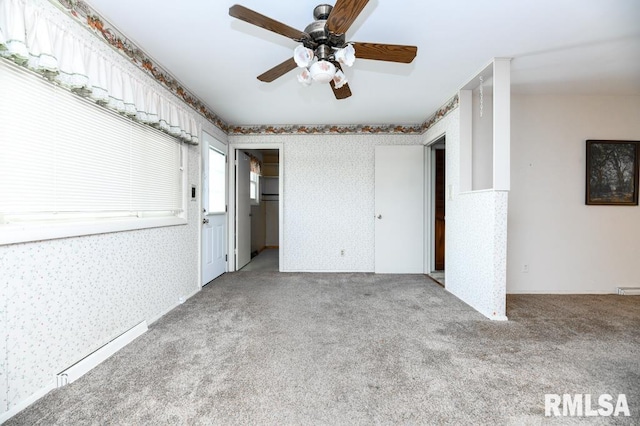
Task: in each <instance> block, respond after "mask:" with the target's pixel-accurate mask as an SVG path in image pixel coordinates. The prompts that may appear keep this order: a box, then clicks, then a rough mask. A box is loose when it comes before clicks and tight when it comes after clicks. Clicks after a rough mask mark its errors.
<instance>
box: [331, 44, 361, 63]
mask: <svg viewBox="0 0 640 426" xmlns="http://www.w3.org/2000/svg"><path fill="white" fill-rule="evenodd" d="M335 57H336V61H338V62H340V63H341V64H342V65H346V66H348V67H350V66H351V65H353V63H354V62H355V61H356V49H355V48H354V47H353V45H351V44H348V45H347V46H346V47H345V48H343V49H338V50H336V53H335Z"/></svg>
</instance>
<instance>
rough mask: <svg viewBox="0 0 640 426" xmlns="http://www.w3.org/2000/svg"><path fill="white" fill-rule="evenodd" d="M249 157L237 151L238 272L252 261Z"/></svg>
mask: <svg viewBox="0 0 640 426" xmlns="http://www.w3.org/2000/svg"><path fill="white" fill-rule="evenodd" d="M250 173H251V163H250V160H249V156H248V155H247V154H245V153H244V152H242V151H236V251H237V253H236V271H237V270H240V268H242V267H244V266H245V265H246V264H247V263H249V261H250V260H251V198H250V196H249V195H250V187H251V184H250V182H249V177H250Z"/></svg>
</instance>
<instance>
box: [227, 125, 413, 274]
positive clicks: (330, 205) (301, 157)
mask: <svg viewBox="0 0 640 426" xmlns="http://www.w3.org/2000/svg"><path fill="white" fill-rule="evenodd" d="M276 140H277V142H281V143H283V145H284V146H283V151H284V162H283V172H284V177H283V184H284V191H283V204H284V212H283V214H284V219H283V220H284V228H283V230H284V241H285V244H283V245H282V246H281V248H280V249H281V250H282V251H283V264H282V270H283V271H287V272H288V271H315V272H340V271H349V272H373V271H374V260H375V252H374V242H375V221H374V215H375V194H374V191H375V182H374V181H375V173H374V172H375V171H374V160H375V146H376V145H412V144H416V145H418V144H421V143H422V140H423V138H422V137H421V136H420V135H396V134H391V135H390V134H376V135H368V134H359V135H279V136H274V135H267V134H265V135H248V136H245V135H241V136H230V138H229V141H230V143H234V142H235V143H242V144H253V143H255V144H256V148H257V149H259V144H260V143H269V142H271V143H273V142H274V141H276ZM341 250H344V251H345V255H344V256H342V255H341V254H340V251H341Z"/></svg>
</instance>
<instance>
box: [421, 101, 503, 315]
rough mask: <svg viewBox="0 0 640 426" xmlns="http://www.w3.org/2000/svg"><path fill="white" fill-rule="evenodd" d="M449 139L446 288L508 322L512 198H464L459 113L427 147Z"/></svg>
mask: <svg viewBox="0 0 640 426" xmlns="http://www.w3.org/2000/svg"><path fill="white" fill-rule="evenodd" d="M443 134H446V147H447V156H446V158H447V164H446V177H445V180H446V182H447V191H448V192H449V194H450V195H449V196H448V197H447V203H446V212H445V215H446V218H447V226H446V231H445V232H446V236H445V238H446V241H447V243H446V246H445V251H446V252H445V258H446V268H445V283H446V288H447V290H449V291H450V292H451V293H453V294H454V295H456V296H457V297H459V298H460V299H462V300H463V301H464V302H466V303H468V304H469V305H470V306H472V307H473V308H474V309H476V310H478V311H479V312H481V313H482V314H483V315H485V316H486V317H488V318H491V319H497V320H503V319H506V317H505V314H506V306H505V303H506V270H507V269H506V260H507V253H506V249H507V204H508V192H501V191H493V190H487V191H475V192H467V193H461V192H460V110H459V109H458V110H456V111H453V112H452V113H451V114H449V115H447V117H446V118H445V119H443V120H441V121H439V122H437V123H436V124H435V125H433V126H432V128H431V129H429V130H428V131H427V132H426V133H425V135H424V142H425V143H430V142H432V141H434V140H436V139H438V138H439V137H440V136H441V135H443Z"/></svg>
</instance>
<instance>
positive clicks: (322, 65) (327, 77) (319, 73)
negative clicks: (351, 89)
mask: <svg viewBox="0 0 640 426" xmlns="http://www.w3.org/2000/svg"><path fill="white" fill-rule="evenodd" d="M309 74H311V78H312V79H313V81H317V82H318V83H328V82H330V81H331V80H333V76H335V75H336V66H335V65H333V64H332V63H331V62H329V61H317V62H314V63H313V65H311V67H309Z"/></svg>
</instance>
